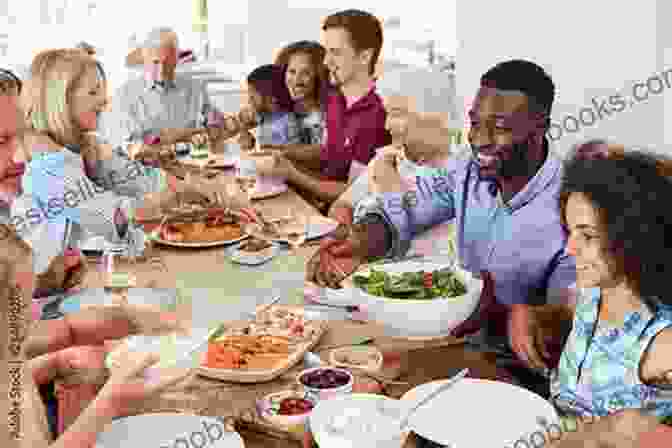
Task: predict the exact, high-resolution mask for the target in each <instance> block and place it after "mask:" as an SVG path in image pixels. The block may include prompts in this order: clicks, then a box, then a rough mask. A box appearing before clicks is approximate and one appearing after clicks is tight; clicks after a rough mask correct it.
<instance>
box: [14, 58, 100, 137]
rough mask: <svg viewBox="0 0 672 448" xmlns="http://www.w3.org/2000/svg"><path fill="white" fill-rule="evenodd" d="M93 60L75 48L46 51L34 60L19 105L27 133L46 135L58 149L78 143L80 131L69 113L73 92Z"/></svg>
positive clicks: (93, 63)
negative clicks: (59, 146) (29, 131)
mask: <svg viewBox="0 0 672 448" xmlns="http://www.w3.org/2000/svg"><path fill="white" fill-rule="evenodd" d="M88 69H94V70H97V69H98V67H97V65H96V61H95V59H93V58H92V57H91V56H88V55H87V54H86V53H84V52H83V51H81V50H78V49H57V50H47V51H43V52H41V53H39V54H38V55H37V56H35V58H34V59H33V63H32V64H31V67H30V79H29V80H28V82H27V83H26V86H25V88H24V89H23V91H22V95H21V102H22V105H23V110H24V113H25V115H24V117H25V121H26V126H27V128H28V130H32V131H34V132H36V133H39V134H46V135H48V136H49V137H50V138H51V139H52V140H53V141H54V142H56V143H58V144H59V145H61V146H64V145H67V144H81V143H82V131H81V129H80V128H79V126H78V125H77V123H76V121H75V120H74V119H73V118H74V117H73V116H72V112H71V110H70V108H71V105H72V100H73V90H74V88H75V87H76V86H77V84H78V83H79V81H80V80H81V78H82V76H83V75H84V73H85V72H86V71H87V70H88Z"/></svg>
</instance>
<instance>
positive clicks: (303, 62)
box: [274, 40, 328, 145]
mask: <svg viewBox="0 0 672 448" xmlns="http://www.w3.org/2000/svg"><path fill="white" fill-rule="evenodd" d="M324 56H325V50H324V47H322V45H320V44H319V43H317V42H313V41H308V40H302V41H299V42H294V43H292V44H289V45H287V46H286V47H285V48H283V49H282V50H281V51H280V53H279V54H278V56H277V57H276V58H275V62H274V64H275V65H280V66H282V67H283V68H284V73H285V83H286V84H287V88H288V89H289V93H290V95H291V96H292V100H293V101H294V112H295V113H296V114H297V118H298V119H299V123H300V128H301V134H302V140H303V141H302V143H304V144H307V145H319V144H321V143H322V136H323V134H324V126H325V124H324V113H323V107H322V106H323V103H324V101H323V98H322V97H323V95H324V92H325V88H324V87H325V86H326V83H327V82H328V76H327V68H326V67H325V66H324Z"/></svg>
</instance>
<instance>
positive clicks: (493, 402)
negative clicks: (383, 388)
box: [313, 378, 559, 448]
mask: <svg viewBox="0 0 672 448" xmlns="http://www.w3.org/2000/svg"><path fill="white" fill-rule="evenodd" d="M446 381H450V379H446V380H439V381H432V382H429V383H425V384H421V385H419V386H417V387H415V388H414V389H411V390H409V391H408V392H406V394H404V396H403V397H402V398H401V400H400V401H401V402H406V403H408V405H409V406H412V405H413V404H414V403H417V402H418V400H421V399H422V398H424V397H426V396H427V395H428V394H430V393H432V392H433V391H434V390H436V388H437V387H439V386H440V385H442V384H443V383H445V382H446ZM313 412H315V411H313ZM476 421H480V422H487V430H486V431H479V430H474V428H475V426H473V425H470V424H468V423H466V422H476ZM450 422H453V424H450ZM461 422H464V423H461ZM558 423H559V420H558V416H557V413H556V412H555V409H554V408H553V405H551V404H550V403H549V402H548V401H546V400H544V399H543V398H541V397H540V396H539V395H537V394H535V393H533V392H530V391H528V390H526V389H523V388H521V387H518V386H514V385H512V384H507V383H503V382H501V381H489V380H480V379H475V378H464V379H462V380H460V381H459V382H457V383H456V384H455V385H454V386H452V387H451V388H450V389H448V390H446V391H445V392H443V393H441V394H439V395H438V396H436V397H435V398H434V399H432V400H431V401H430V402H429V403H427V404H425V405H424V406H421V407H420V408H419V409H418V410H417V411H416V412H415V413H414V414H413V415H412V416H411V418H410V420H409V429H410V430H411V431H413V432H415V433H416V434H418V435H420V436H422V437H424V438H426V439H428V440H431V441H432V442H434V443H436V444H439V445H441V446H455V447H463V446H464V447H467V446H474V447H479V448H481V447H482V448H501V447H503V446H540V445H539V444H538V443H539V442H538V439H539V437H538V435H539V434H538V433H542V434H546V430H547V428H551V425H553V424H558ZM535 432H536V433H537V436H536V437H535V436H534V434H535ZM535 440H536V442H535ZM556 440H557V439H556Z"/></svg>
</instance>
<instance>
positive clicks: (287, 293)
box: [84, 170, 496, 448]
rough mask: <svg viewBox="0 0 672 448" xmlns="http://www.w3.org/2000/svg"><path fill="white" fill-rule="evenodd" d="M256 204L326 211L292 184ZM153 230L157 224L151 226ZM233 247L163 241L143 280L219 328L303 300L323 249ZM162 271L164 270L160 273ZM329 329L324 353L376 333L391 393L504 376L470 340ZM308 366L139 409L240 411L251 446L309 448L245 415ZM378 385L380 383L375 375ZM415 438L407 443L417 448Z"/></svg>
mask: <svg viewBox="0 0 672 448" xmlns="http://www.w3.org/2000/svg"><path fill="white" fill-rule="evenodd" d="M215 179H216V181H217V182H222V183H223V184H225V183H230V182H232V181H233V172H232V171H231V170H228V171H227V170H224V171H223V172H222V174H220V175H218V176H217V177H216V178H215ZM255 206H256V207H259V208H260V209H261V210H263V211H264V213H265V215H266V216H268V217H271V218H272V217H280V216H284V215H285V214H286V213H287V210H289V209H290V208H291V209H292V210H295V213H297V214H298V213H304V214H307V215H310V216H318V215H319V212H318V211H317V210H316V209H315V208H314V207H312V206H311V205H310V204H309V203H308V202H306V201H305V200H304V199H302V198H301V196H299V195H298V194H297V193H296V192H294V191H293V190H292V189H291V188H290V189H289V190H288V191H287V192H285V193H282V194H280V195H278V196H276V197H273V198H269V199H263V200H259V201H255ZM147 230H151V225H149V226H148V228H147ZM226 250H227V249H226V247H214V248H201V249H186V248H173V247H164V246H159V247H158V252H159V256H160V259H161V263H160V264H161V268H160V269H158V270H157V268H156V266H152V267H148V266H149V264H147V265H144V266H143V265H140V266H139V267H138V271H137V277H138V279H139V281H142V279H143V278H146V277H147V276H150V275H151V276H152V278H153V279H154V281H155V282H156V284H155V285H154V287H157V288H172V287H175V288H177V289H178V290H179V291H180V296H181V302H180V304H179V305H178V308H177V310H178V312H179V313H180V314H181V315H187V314H189V318H190V319H191V320H192V322H193V324H194V326H197V327H201V328H202V327H207V328H214V327H215V326H217V325H219V324H221V323H222V322H224V321H228V320H233V319H235V318H236V317H240V316H242V315H243V314H244V313H245V311H247V312H249V311H253V310H254V309H255V307H256V306H257V305H261V304H263V303H265V302H267V301H268V300H269V299H270V298H272V297H280V298H281V301H280V303H281V304H287V305H302V304H303V303H304V298H303V286H304V276H305V265H306V262H307V260H308V259H309V258H310V257H311V256H313V254H314V253H315V251H316V250H317V247H315V246H308V247H302V248H300V249H298V250H297V251H296V252H290V251H289V250H283V251H282V252H281V253H280V254H279V255H278V256H276V258H274V259H273V260H271V261H270V262H268V263H267V264H265V265H262V266H259V267H250V266H240V265H236V264H234V263H231V262H230V261H229V260H228V259H227V257H226ZM157 272H158V274H157ZM103 274H104V272H103V269H102V268H101V267H100V266H98V267H97V268H94V269H90V271H89V273H88V275H87V277H86V279H85V283H84V284H85V287H89V288H101V287H103V286H104V275H103ZM328 326H329V330H328V331H327V332H326V334H325V335H324V336H323V337H322V339H321V341H320V343H319V344H318V346H317V347H316V348H315V349H314V351H316V352H318V353H320V356H323V359H324V356H326V355H327V354H328V352H326V351H325V352H320V348H321V347H326V346H332V345H343V344H345V345H348V344H351V343H352V341H354V340H356V339H358V338H361V337H367V338H374V344H375V346H376V347H378V348H379V349H380V350H381V351H382V352H383V354H384V357H385V359H386V364H385V366H384V368H383V371H382V372H381V373H384V374H386V375H387V376H388V377H390V378H396V381H398V382H401V383H404V384H394V385H387V386H386V387H385V390H384V393H385V394H387V395H388V396H391V397H394V398H400V397H401V396H402V395H403V394H404V393H405V392H407V391H408V390H410V389H412V388H413V387H415V386H417V385H420V384H423V383H426V382H428V381H432V380H436V379H445V378H448V377H450V376H452V375H453V374H455V373H456V372H457V371H458V370H460V369H462V368H465V367H469V368H470V370H471V376H474V377H478V378H485V379H494V378H495V377H496V367H495V360H494V355H493V354H488V353H480V352H476V351H471V350H469V349H468V348H467V347H466V346H465V345H464V344H463V343H462V341H459V340H456V339H454V338H444V339H439V340H434V341H408V340H403V339H394V338H391V337H389V336H386V335H385V332H384V330H383V328H382V327H381V326H380V325H379V324H376V323H373V322H365V323H362V322H356V321H352V320H347V319H346V320H344V319H342V318H341V319H333V320H329V321H328ZM302 368H303V366H302V365H301V364H299V365H297V366H295V367H294V368H293V369H291V370H290V371H289V372H287V373H285V374H283V375H281V376H280V377H279V378H277V379H275V380H273V381H270V382H266V383H259V384H236V383H229V382H223V381H219V380H213V379H208V378H205V377H201V376H194V377H192V378H190V379H189V380H188V381H187V383H184V384H182V385H180V387H179V388H175V389H174V390H169V391H166V392H164V393H163V394H161V395H160V396H159V397H156V399H154V400H151V401H149V402H147V403H143V404H142V405H141V407H140V408H139V409H138V411H137V412H138V413H151V412H184V413H193V414H197V415H203V416H213V417H218V418H227V417H235V419H234V420H235V422H236V429H237V430H238V431H239V432H240V434H241V435H242V437H243V439H244V441H245V446H246V447H248V448H262V447H263V448H290V447H300V446H302V445H303V446H305V445H306V443H305V441H304V442H302V437H301V436H297V435H296V434H290V433H287V432H283V431H276V430H273V428H271V427H269V425H265V424H261V422H260V421H254V422H251V421H249V419H248V420H246V419H245V418H242V419H241V415H243V414H245V411H246V410H247V409H253V408H254V404H255V400H257V399H259V398H261V397H263V396H264V395H266V394H268V393H271V392H276V391H280V390H284V389H287V388H288V387H290V386H291V385H293V384H296V374H297V373H298V372H299V371H300V370H301V369H302ZM355 377H356V378H357V384H359V385H360V386H362V387H366V384H367V381H368V382H369V383H370V382H371V381H374V380H372V379H371V378H369V377H367V376H366V375H361V374H355ZM374 383H375V381H374ZM415 446H416V443H415V439H414V437H413V436H411V437H409V438H408V440H407V441H406V445H405V447H409V448H411V447H415Z"/></svg>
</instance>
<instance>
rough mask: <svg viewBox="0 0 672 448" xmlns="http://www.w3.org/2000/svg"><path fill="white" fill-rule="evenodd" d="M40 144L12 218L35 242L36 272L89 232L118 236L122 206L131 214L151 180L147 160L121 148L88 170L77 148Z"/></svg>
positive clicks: (23, 234) (109, 237)
mask: <svg viewBox="0 0 672 448" xmlns="http://www.w3.org/2000/svg"><path fill="white" fill-rule="evenodd" d="M35 149H36V150H34V151H33V152H32V153H33V160H31V162H30V163H29V164H28V166H27V168H26V172H25V174H24V176H23V179H22V184H23V194H21V195H20V196H19V197H17V198H16V200H15V201H14V203H13V204H12V218H11V224H12V225H13V226H14V227H15V228H16V231H17V233H18V234H19V235H20V236H21V238H23V239H24V240H25V241H26V242H27V243H28V244H30V245H31V246H32V248H33V251H34V254H35V256H34V269H35V270H34V272H35V274H36V275H37V274H41V273H43V272H45V271H46V270H47V268H48V267H49V264H50V263H51V261H52V260H53V258H55V257H56V256H58V255H60V254H62V253H63V251H64V250H65V249H66V248H68V247H78V245H79V243H80V242H81V241H83V240H85V239H86V238H88V237H91V236H103V237H105V238H106V239H107V240H108V241H113V242H116V241H119V238H120V237H119V231H118V230H117V226H116V225H115V223H114V216H115V214H116V212H117V210H119V209H121V210H123V211H124V212H125V213H124V214H125V216H132V213H133V210H134V209H135V205H136V200H137V199H140V198H141V197H143V196H144V195H145V194H147V192H149V191H151V190H150V188H151V185H150V183H149V181H148V179H147V177H146V176H144V175H143V173H144V170H143V167H142V165H140V164H139V163H138V162H133V161H131V160H129V159H128V158H127V157H125V156H124V155H123V154H121V153H115V154H114V156H113V157H112V158H111V159H109V160H103V161H101V162H99V163H98V165H97V166H96V167H95V169H94V170H93V172H92V173H91V176H87V174H86V172H85V167H84V162H83V161H82V157H81V156H80V155H79V153H78V150H77V148H74V147H73V148H64V149H63V150H62V151H59V152H44V151H42V150H40V149H38V148H35ZM66 232H69V238H67V241H64V240H65V239H66V236H67V235H66Z"/></svg>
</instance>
